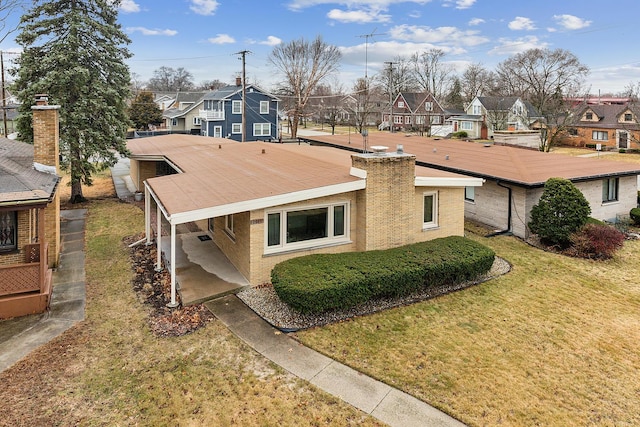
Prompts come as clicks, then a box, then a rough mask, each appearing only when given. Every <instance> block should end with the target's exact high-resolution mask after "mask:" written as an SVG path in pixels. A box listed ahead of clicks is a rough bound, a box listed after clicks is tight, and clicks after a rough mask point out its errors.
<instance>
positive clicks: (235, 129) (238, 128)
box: [231, 123, 242, 133]
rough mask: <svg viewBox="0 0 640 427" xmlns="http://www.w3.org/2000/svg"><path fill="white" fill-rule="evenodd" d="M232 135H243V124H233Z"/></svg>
mask: <svg viewBox="0 0 640 427" xmlns="http://www.w3.org/2000/svg"><path fill="white" fill-rule="evenodd" d="M231 133H242V123H231Z"/></svg>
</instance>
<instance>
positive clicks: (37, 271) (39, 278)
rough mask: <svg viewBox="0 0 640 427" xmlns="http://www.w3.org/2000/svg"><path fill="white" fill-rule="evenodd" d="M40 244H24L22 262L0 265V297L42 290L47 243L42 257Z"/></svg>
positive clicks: (43, 287) (44, 277) (46, 267)
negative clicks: (23, 260) (23, 259)
mask: <svg viewBox="0 0 640 427" xmlns="http://www.w3.org/2000/svg"><path fill="white" fill-rule="evenodd" d="M40 245H41V244H40V243H34V244H29V245H26V246H25V262H24V263H21V264H13V265H6V266H0V297H2V296H6V295H13V294H21V293H25V292H38V291H39V292H43V291H44V289H45V280H46V277H47V275H46V272H47V269H48V265H47V259H48V251H49V245H48V244H45V246H44V259H41V257H40Z"/></svg>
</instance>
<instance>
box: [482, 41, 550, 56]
mask: <svg viewBox="0 0 640 427" xmlns="http://www.w3.org/2000/svg"><path fill="white" fill-rule="evenodd" d="M498 41H499V43H500V44H499V45H498V46H496V47H494V48H493V49H491V50H490V51H489V54H490V55H514V54H516V53H521V52H524V51H526V50H529V49H536V48H539V49H544V48H547V47H548V46H549V43H546V42H542V41H540V39H538V38H537V37H535V36H527V37H522V38H519V39H507V38H501V39H499V40H498Z"/></svg>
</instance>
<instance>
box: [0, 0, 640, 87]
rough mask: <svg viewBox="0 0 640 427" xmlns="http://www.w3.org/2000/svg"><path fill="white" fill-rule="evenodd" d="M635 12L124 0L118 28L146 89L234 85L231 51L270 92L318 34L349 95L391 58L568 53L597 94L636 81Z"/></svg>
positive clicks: (460, 60) (457, 59) (472, 0)
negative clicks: (188, 79)
mask: <svg viewBox="0 0 640 427" xmlns="http://www.w3.org/2000/svg"><path fill="white" fill-rule="evenodd" d="M639 13H640V2H638V1H637V0H618V1H617V2H612V3H610V4H607V3H603V2H602V1H595V0H582V1H580V2H574V1H568V0H555V1H552V0H538V1H520V0H509V1H506V0H337V1H336V0H275V1H272V0H262V1H260V0H124V1H122V4H121V6H120V18H119V19H120V23H121V24H122V27H123V29H124V30H125V31H126V33H127V34H128V35H129V37H130V38H131V40H132V43H131V45H130V46H129V48H130V50H131V52H132V53H133V54H134V56H133V58H131V59H130V60H129V61H128V64H129V66H130V68H131V71H132V72H133V73H136V74H138V75H139V76H140V77H141V78H142V79H143V80H148V79H149V78H150V77H151V76H152V75H153V71H154V70H156V69H158V68H159V67H161V66H168V67H173V68H177V67H184V68H185V69H187V70H188V71H190V72H191V73H192V74H193V76H194V80H195V81H196V82H200V81H203V80H213V79H219V80H222V81H225V82H232V81H233V79H234V77H235V76H236V75H237V74H239V72H240V71H241V61H239V59H238V58H239V56H238V55H237V54H236V52H239V51H242V50H248V51H250V52H251V54H249V55H247V76H248V79H249V81H251V82H256V83H258V84H259V85H261V86H263V87H265V88H270V87H271V85H272V84H273V83H274V82H275V81H276V80H277V79H278V77H277V75H276V74H275V72H274V70H273V69H272V68H271V67H270V66H269V64H268V61H267V57H268V55H269V52H271V50H272V49H273V46H274V45H276V44H277V43H281V42H287V41H290V40H293V39H297V38H300V37H305V38H308V39H313V38H315V36H317V35H322V36H323V38H324V40H325V41H326V42H328V43H331V44H334V45H336V46H339V47H340V49H341V50H342V53H343V59H342V65H341V74H340V80H341V82H342V84H343V85H344V86H345V87H346V88H350V87H351V85H352V83H353V82H354V81H355V79H357V78H358V77H362V76H364V73H365V67H366V69H367V71H368V74H369V75H370V76H371V75H373V74H375V73H377V72H378V71H380V70H381V69H382V67H383V66H384V65H383V64H384V62H385V61H391V60H393V59H395V57H396V56H397V55H405V56H409V55H411V54H413V53H415V52H422V51H424V50H428V49H430V48H439V49H442V50H443V51H444V52H445V53H446V56H445V57H444V58H443V61H445V62H448V63H451V64H453V65H455V67H456V69H458V70H459V71H460V72H462V71H463V70H464V68H465V67H466V66H468V65H469V64H471V63H481V64H483V65H484V66H485V67H486V68H488V69H493V68H494V67H495V65H496V64H498V63H499V62H501V61H503V60H504V59H506V58H508V57H509V56H510V55H512V54H514V53H518V52H521V51H524V50H526V49H529V48H534V47H540V48H549V49H556V48H562V49H566V50H569V51H571V52H572V53H573V54H575V55H576V56H577V57H578V59H579V60H580V61H581V62H582V63H583V64H585V65H587V66H588V67H589V68H590V69H591V74H590V75H589V77H588V85H589V86H590V87H591V93H596V94H597V93H598V91H601V92H602V93H605V92H609V91H613V92H618V91H622V90H623V89H624V87H625V86H626V85H628V84H629V83H631V82H639V81H640V36H638V33H637V30H636V28H635V27H634V25H633V24H632V22H631V21H632V20H633V19H635V17H637V16H638V15H639ZM625 17H629V18H627V19H625ZM370 34H373V36H371V37H366V35H370ZM0 48H1V49H3V50H11V49H13V48H15V43H13V41H12V40H10V39H7V40H5V42H4V43H2V44H0ZM365 52H366V55H365ZM365 57H366V61H365Z"/></svg>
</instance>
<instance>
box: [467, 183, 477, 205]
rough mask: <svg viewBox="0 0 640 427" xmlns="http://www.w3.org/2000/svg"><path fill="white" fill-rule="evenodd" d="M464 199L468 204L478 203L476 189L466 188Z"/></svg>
mask: <svg viewBox="0 0 640 427" xmlns="http://www.w3.org/2000/svg"><path fill="white" fill-rule="evenodd" d="M464 199H465V200H466V201H467V202H475V201H476V187H464Z"/></svg>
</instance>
